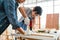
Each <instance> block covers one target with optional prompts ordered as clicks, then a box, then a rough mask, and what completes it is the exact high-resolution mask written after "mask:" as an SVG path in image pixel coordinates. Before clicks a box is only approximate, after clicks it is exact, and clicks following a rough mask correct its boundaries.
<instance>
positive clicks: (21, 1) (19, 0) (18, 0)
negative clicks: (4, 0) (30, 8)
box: [16, 0, 25, 3]
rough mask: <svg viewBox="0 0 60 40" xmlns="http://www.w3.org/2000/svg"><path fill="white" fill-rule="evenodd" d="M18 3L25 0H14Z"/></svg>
mask: <svg viewBox="0 0 60 40" xmlns="http://www.w3.org/2000/svg"><path fill="white" fill-rule="evenodd" d="M16 1H17V2H18V3H23V2H25V0H16Z"/></svg>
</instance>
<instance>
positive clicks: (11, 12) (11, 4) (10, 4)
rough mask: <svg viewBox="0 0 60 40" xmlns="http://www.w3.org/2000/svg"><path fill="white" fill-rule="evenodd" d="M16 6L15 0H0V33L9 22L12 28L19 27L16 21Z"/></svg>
mask: <svg viewBox="0 0 60 40" xmlns="http://www.w3.org/2000/svg"><path fill="white" fill-rule="evenodd" d="M17 6H18V5H17V2H16V0H0V34H2V33H3V32H4V30H5V29H6V28H7V27H8V25H9V24H12V26H13V27H12V28H13V29H16V28H19V27H20V25H19V24H20V23H19V22H18V21H17V11H16V9H17Z"/></svg>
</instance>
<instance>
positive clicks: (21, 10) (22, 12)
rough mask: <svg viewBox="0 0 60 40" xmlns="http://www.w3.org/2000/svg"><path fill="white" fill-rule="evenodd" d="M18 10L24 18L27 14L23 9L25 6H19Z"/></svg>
mask: <svg viewBox="0 0 60 40" xmlns="http://www.w3.org/2000/svg"><path fill="white" fill-rule="evenodd" d="M19 11H20V12H21V14H22V16H23V17H24V18H26V17H27V14H26V11H25V8H24V7H19Z"/></svg>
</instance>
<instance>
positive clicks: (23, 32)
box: [17, 28, 25, 35]
mask: <svg viewBox="0 0 60 40" xmlns="http://www.w3.org/2000/svg"><path fill="white" fill-rule="evenodd" d="M17 30H18V31H19V32H20V33H21V34H23V35H24V34H25V31H24V30H23V29H22V28H17Z"/></svg>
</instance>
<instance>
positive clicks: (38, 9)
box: [32, 6, 42, 17]
mask: <svg viewBox="0 0 60 40" xmlns="http://www.w3.org/2000/svg"><path fill="white" fill-rule="evenodd" d="M41 14H42V8H41V7H40V6H36V7H34V8H33V10H32V17H35V16H37V15H40V16H41Z"/></svg>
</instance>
